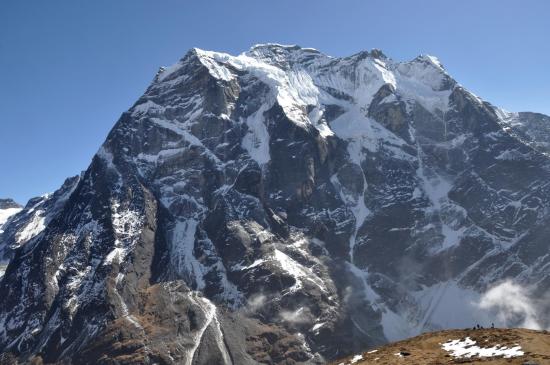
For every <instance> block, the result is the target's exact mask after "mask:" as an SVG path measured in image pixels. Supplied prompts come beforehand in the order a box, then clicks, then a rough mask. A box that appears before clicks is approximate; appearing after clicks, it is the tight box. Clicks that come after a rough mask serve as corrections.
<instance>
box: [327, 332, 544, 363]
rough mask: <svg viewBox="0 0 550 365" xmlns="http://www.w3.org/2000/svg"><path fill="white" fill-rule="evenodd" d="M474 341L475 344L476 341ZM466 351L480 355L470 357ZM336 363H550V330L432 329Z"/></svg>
mask: <svg viewBox="0 0 550 365" xmlns="http://www.w3.org/2000/svg"><path fill="white" fill-rule="evenodd" d="M451 341H454V342H451ZM473 341H475V344H472V343H473ZM445 344H446V345H445ZM443 347H446V348H447V349H448V350H445V349H444V348H443ZM464 353H468V354H471V353H477V354H476V355H473V356H471V357H468V356H467V355H464ZM479 353H481V354H482V355H481V356H480V355H479ZM461 354H462V355H461ZM492 354H496V355H492ZM503 354H504V355H503ZM334 364H335V365H338V364H342V365H366V364H377V365H400V364H407V365H436V364H484V365H497V364H498V365H500V364H507V365H516V364H517V365H550V332H548V331H533V330H527V329H500V328H497V329H480V330H471V329H470V330H447V331H441V332H432V333H426V334H423V335H420V336H417V337H413V338H410V339H407V340H404V341H399V342H395V343H392V344H389V345H386V346H383V347H380V348H377V349H373V350H371V351H368V352H365V353H363V354H357V355H356V356H351V357H349V358H346V359H342V360H341V361H337V362H335V363H334Z"/></svg>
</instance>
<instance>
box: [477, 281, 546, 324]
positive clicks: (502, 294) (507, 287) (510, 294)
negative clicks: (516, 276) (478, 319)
mask: <svg viewBox="0 0 550 365" xmlns="http://www.w3.org/2000/svg"><path fill="white" fill-rule="evenodd" d="M530 297H531V293H530V292H529V290H528V289H527V288H525V287H522V286H520V285H518V284H516V283H514V282H512V281H504V282H502V283H500V284H498V285H496V286H494V287H492V288H491V289H489V290H488V291H487V292H486V293H485V294H483V295H482V296H481V298H480V300H479V303H477V305H478V307H479V308H480V309H484V310H487V311H490V312H492V313H494V314H495V315H496V316H497V319H498V320H499V321H500V322H501V323H502V324H503V325H506V326H518V327H524V328H530V329H537V330H540V329H541V328H542V326H541V325H540V324H539V321H538V315H537V306H536V304H535V303H534V302H533V301H532V300H531V299H530Z"/></svg>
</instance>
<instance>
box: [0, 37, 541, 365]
mask: <svg viewBox="0 0 550 365" xmlns="http://www.w3.org/2000/svg"><path fill="white" fill-rule="evenodd" d="M545 118H547V117H545V116H542V115H537V114H521V113H520V114H512V113H508V112H505V111H502V110H500V109H498V108H496V107H494V106H492V105H491V104H489V103H486V102H484V101H482V100H481V99H479V98H478V97H476V96H475V95H473V94H471V93H469V92H468V91H467V90H466V89H464V88H463V87H462V86H461V85H459V84H458V83H456V82H455V81H454V80H453V79H452V78H451V77H450V76H449V75H448V74H447V73H446V71H445V70H444V68H443V67H442V65H441V64H440V63H439V61H438V60H437V59H435V58H434V57H430V56H420V57H418V58H416V59H414V60H412V61H410V62H401V63H400V62H394V61H392V60H390V59H388V58H387V57H386V56H385V55H383V54H382V53H381V52H380V51H376V50H375V51H371V52H361V53H359V54H357V55H354V56H351V57H346V58H332V57H329V56H326V55H323V54H321V53H319V52H318V51H315V50H312V49H305V48H299V47H295V46H280V45H261V46H256V47H254V48H252V49H251V50H250V51H249V52H247V53H245V54H242V55H240V56H230V55H227V54H222V53H216V52H207V51H202V50H198V49H193V50H191V51H190V52H189V53H188V54H187V55H186V56H185V57H184V58H183V59H182V60H180V61H179V62H178V63H177V64H175V65H174V66H171V67H168V68H165V69H161V70H160V71H159V73H158V74H157V75H156V77H155V79H154V81H153V82H152V84H151V85H150V86H149V88H148V89H147V91H146V92H145V94H144V95H143V96H142V97H141V98H140V99H139V100H138V101H137V102H136V104H135V105H134V106H133V107H132V108H130V109H129V110H128V111H127V112H125V113H123V114H122V116H121V118H120V120H119V121H118V122H117V123H116V125H115V127H114V128H113V130H112V131H111V133H110V134H109V136H108V138H107V140H106V141H105V143H104V144H103V146H102V147H101V148H100V150H99V152H98V153H97V154H96V156H95V157H94V159H93V161H92V163H91V165H90V167H89V168H88V169H87V170H86V172H84V173H83V174H82V175H81V176H80V177H79V178H75V179H72V180H69V181H68V182H67V183H66V184H65V185H64V187H63V188H62V189H61V190H60V191H59V192H58V193H56V194H57V197H56V198H53V199H50V200H48V201H49V202H50V203H49V204H50V208H48V209H44V213H41V216H42V217H44V216H47V217H48V218H47V219H44V220H43V229H40V230H39V231H38V230H35V231H33V232H37V231H38V232H37V233H36V234H33V235H32V237H28V239H26V240H23V241H22V242H19V243H18V242H17V240H16V237H17V233H10V234H9V235H5V234H4V238H3V242H2V244H3V245H4V247H13V249H14V251H13V252H12V253H10V254H9V255H8V256H9V257H11V256H13V258H12V259H11V261H10V264H9V266H8V268H7V271H6V274H5V276H4V278H3V279H2V282H1V284H0V349H2V351H3V352H4V354H5V355H4V356H5V359H8V358H10V359H15V358H17V359H19V360H20V361H31V360H33V359H34V360H38V359H40V360H42V361H44V362H45V363H56V362H65V363H78V364H86V363H90V364H96V363H105V364H111V363H119V364H138V363H140V364H141V363H151V364H153V363H159V364H181V363H186V364H212V363H216V364H218V363H219V364H255V363H268V364H274V363H281V364H282V363H285V364H286V363H322V362H324V361H326V360H329V359H335V358H340V357H343V356H345V355H347V354H350V353H355V352H357V351H359V350H362V349H364V348H366V347H369V346H375V345H379V344H382V343H385V342H386V341H388V340H395V339H399V338H403V337H406V336H409V335H414V334H417V333H419V332H421V331H424V330H429V329H436V328H442V327H453V326H461V327H463V326H471V324H472V321H481V320H493V321H498V318H493V317H491V313H484V312H482V311H480V310H475V308H472V307H471V306H472V304H471V303H472V302H475V300H476V299H477V298H478V297H479V295H480V293H482V292H483V291H484V290H485V289H486V288H487V287H488V286H490V285H492V284H493V283H496V282H498V281H500V280H503V279H508V278H513V279H514V280H517V281H518V282H520V283H522V284H524V285H534V288H535V290H537V291H540V292H541V293H542V292H544V291H545V290H547V288H548V285H549V283H550V276H549V275H548V274H549V273H550V269H549V267H550V266H549V265H548V263H549V262H548V261H549V260H550V256H549V255H548V245H547V241H546V237H548V233H549V232H547V231H548V221H549V220H550V215H549V211H548V207H549V197H550V194H549V193H550V183H549V181H550V179H549V178H550V165H549V161H550V160H549V159H548V156H547V148H546V147H545V146H546V145H545V143H548V142H549V140H548V139H547V137H546V136H547V135H548V134H546V129H545V128H546V124H545V122H544V120H546V119H545ZM532 124H533V125H537V127H536V128H533V127H531V125H532ZM541 131H542V132H541ZM54 195H55V194H54ZM38 204H40V203H38ZM43 204H45V203H43ZM30 205H32V207H31V206H30ZM34 206H35V205H33V204H31V203H29V205H27V208H26V209H25V210H24V211H23V212H26V216H29V215H32V214H34V213H33V212H36V211H37V209H38V206H37V207H36V208H33V207H34ZM33 209H34V210H33ZM23 212H22V213H23ZM20 214H21V213H20ZM16 217H17V216H16ZM27 222H28V221H27ZM27 224H28V223H25V226H27ZM20 227H23V224H22V225H21V226H20ZM6 232H8V230H6ZM9 232H20V228H17V229H15V228H14V229H12V230H10V231H9ZM19 237H21V234H20V233H19ZM6 361H7V360H6Z"/></svg>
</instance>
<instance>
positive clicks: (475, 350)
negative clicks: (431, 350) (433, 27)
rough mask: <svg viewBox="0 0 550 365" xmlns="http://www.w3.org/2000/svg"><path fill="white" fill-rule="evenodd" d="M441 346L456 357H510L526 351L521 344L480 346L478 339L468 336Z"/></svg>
mask: <svg viewBox="0 0 550 365" xmlns="http://www.w3.org/2000/svg"><path fill="white" fill-rule="evenodd" d="M441 348H442V349H443V350H445V351H447V352H450V355H451V356H453V357H456V358H470V357H475V356H477V357H497V356H502V357H504V358H506V359H509V358H512V357H518V356H523V355H524V352H523V351H521V346H519V345H518V346H514V347H511V348H508V347H506V346H500V345H496V346H493V347H480V346H478V345H476V341H474V340H472V339H471V338H470V337H466V338H465V339H463V340H451V341H449V342H446V343H444V344H443V345H441Z"/></svg>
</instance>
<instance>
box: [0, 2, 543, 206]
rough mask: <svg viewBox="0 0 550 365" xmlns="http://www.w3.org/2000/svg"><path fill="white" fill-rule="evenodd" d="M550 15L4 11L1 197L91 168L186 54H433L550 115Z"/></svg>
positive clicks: (487, 7) (269, 9)
mask: <svg viewBox="0 0 550 365" xmlns="http://www.w3.org/2000/svg"><path fill="white" fill-rule="evenodd" d="M549 15H550V1H547V0H539V1H535V0H521V1H520V0H517V1H507V0H460V1H455V0H452V1H451V0H448V1H445V0H417V1H414V0H392V1H368V0H333V1H325V0H310V1H308V0H277V1H267V0H263V1H262V0H239V1H236V0H235V1H232V0H202V1H192V0H180V1H174V0H147V1H146V0H93V1H85V0H55V1H44V0H34V1H31V0H28V1H27V0H25V1H23V0H2V1H0V197H2V196H5V197H8V196H9V197H13V198H15V199H17V200H18V201H19V202H22V203H24V202H25V201H26V200H27V199H28V198H30V197H32V196H35V195H39V194H42V193H45V192H49V191H53V190H55V189H56V188H57V187H58V186H59V185H60V184H61V183H62V182H63V180H64V178H65V177H67V176H71V175H75V174H77V173H79V172H80V171H81V170H84V169H86V168H87V166H88V164H89V162H90V159H91V157H92V156H93V154H94V153H95V152H96V151H97V149H98V147H99V146H100V144H101V143H102V142H103V140H104V138H105V136H106V135H107V133H108V131H109V129H110V128H111V127H112V125H113V124H114V123H115V121H116V120H117V119H118V117H119V115H120V114H121V113H122V112H123V111H124V110H126V109H127V108H128V107H129V106H130V105H131V104H132V103H133V102H134V101H135V100H136V99H137V98H138V97H139V96H140V94H141V93H142V92H143V91H144V90H145V88H146V87H147V85H148V83H149V82H150V80H151V79H152V78H153V76H154V74H155V73H156V71H157V69H158V67H159V66H162V65H170V64H172V63H175V62H176V61H177V60H178V59H179V58H180V57H181V56H182V55H183V54H185V52H186V51H187V50H188V49H189V48H191V47H199V48H204V49H211V50H218V51H227V52H230V53H233V54H235V53H240V52H242V51H244V50H247V49H248V48H249V47H250V46H251V45H253V44H256V43H266V42H277V43H285V44H299V45H302V46H305V47H313V48H317V49H319V50H321V51H323V52H325V53H327V54H330V55H333V56H346V55H350V54H353V53H355V52H358V51H360V50H364V49H372V48H380V49H382V50H383V51H384V53H386V54H387V55H388V56H390V57H392V58H394V59H396V60H407V59H411V58H413V57H415V56H416V55H418V54H420V53H427V54H432V55H436V56H438V57H439V59H440V60H441V61H442V62H443V64H444V65H445V66H446V68H447V70H448V71H449V72H450V73H451V75H453V76H454V77H455V78H456V79H457V80H458V81H459V82H460V83H462V84H463V85H465V86H466V87H468V88H469V89H470V90H472V91H473V92H474V93H476V94H478V95H479V96H481V97H483V98H484V99H486V100H488V101H490V102H492V103H494V104H496V105H499V106H502V107H504V108H506V109H509V110H514V111H523V110H531V111H538V112H543V113H546V114H550V87H549V85H550V40H549V37H550V20H549V19H550V18H549Z"/></svg>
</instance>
